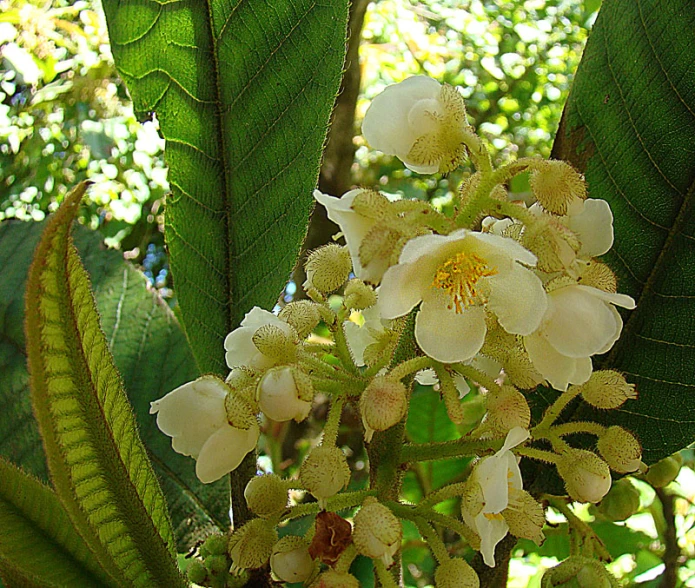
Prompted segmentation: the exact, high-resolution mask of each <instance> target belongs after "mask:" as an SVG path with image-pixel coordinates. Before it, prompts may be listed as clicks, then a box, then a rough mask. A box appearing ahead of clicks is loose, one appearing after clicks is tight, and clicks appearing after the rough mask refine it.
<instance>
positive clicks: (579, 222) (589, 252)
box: [565, 198, 613, 257]
mask: <svg viewBox="0 0 695 588" xmlns="http://www.w3.org/2000/svg"><path fill="white" fill-rule="evenodd" d="M565 219H566V221H565V222H566V224H567V226H568V227H569V229H570V230H572V231H573V232H574V233H576V234H577V236H578V237H579V242H580V243H581V248H580V249H579V252H578V255H579V256H580V257H598V256H599V255H603V254H604V253H607V252H608V250H609V249H610V248H611V247H612V246H613V213H612V212H611V207H610V205H609V204H608V202H606V201H605V200H598V199H596V198H588V199H587V200H585V201H584V207H583V208H582V211H581V212H580V213H579V214H572V215H568V216H567V217H565Z"/></svg>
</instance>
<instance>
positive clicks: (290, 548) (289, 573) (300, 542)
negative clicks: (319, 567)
mask: <svg viewBox="0 0 695 588" xmlns="http://www.w3.org/2000/svg"><path fill="white" fill-rule="evenodd" d="M315 567H316V566H315V564H314V560H313V559H311V556H310V555H309V543H308V541H307V540H306V539H304V538H303V537H298V536H296V535H286V536H285V537H283V538H282V539H280V541H278V542H277V543H276V544H275V545H274V546H273V554H272V555H271V556H270V569H271V570H272V571H273V573H274V574H275V575H276V576H277V577H278V578H280V580H282V581H283V582H306V581H307V580H308V579H309V578H310V577H311V575H312V574H313V573H314V569H315Z"/></svg>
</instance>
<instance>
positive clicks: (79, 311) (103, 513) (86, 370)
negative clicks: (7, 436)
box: [26, 184, 184, 587]
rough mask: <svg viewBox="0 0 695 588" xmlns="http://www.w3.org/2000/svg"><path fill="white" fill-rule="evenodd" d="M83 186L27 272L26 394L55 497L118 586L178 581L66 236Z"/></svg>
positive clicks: (155, 486) (154, 490)
mask: <svg viewBox="0 0 695 588" xmlns="http://www.w3.org/2000/svg"><path fill="white" fill-rule="evenodd" d="M85 189H86V185H85V184H81V185H80V186H78V188H76V189H75V190H73V192H71V193H70V194H69V195H68V196H67V197H66V198H65V200H64V202H63V204H62V205H61V207H60V208H59V210H58V211H57V212H56V213H55V214H54V215H53V217H52V218H51V219H50V220H49V222H48V224H47V226H46V228H45V230H44V233H43V236H42V238H41V242H40V243H39V246H38V247H37V249H36V252H35V255H34V261H33V262H32V265H31V268H30V270H29V279H28V281H27V292H26V338H27V355H28V360H29V374H30V382H31V396H32V405H33V407H34V412H35V414H36V418H37V420H38V423H39V428H40V431H41V436H42V439H43V441H44V447H45V449H46V459H47V463H48V468H49V471H50V474H51V480H52V481H53V485H54V487H55V490H56V494H57V496H58V498H59V499H60V501H61V502H62V504H63V506H64V508H65V510H66V511H67V512H68V514H69V515H70V518H71V520H72V522H73V525H74V526H75V528H76V529H77V531H78V532H79V533H80V535H81V536H82V537H83V539H84V540H85V542H86V543H87V544H88V545H89V547H90V549H92V550H93V552H94V557H95V559H96V560H97V561H98V563H99V564H100V565H101V566H102V567H103V568H104V569H105V570H106V571H107V572H108V573H109V574H110V575H111V576H112V577H113V578H115V579H116V580H118V582H119V583H122V582H123V583H127V584H132V585H134V586H152V585H166V586H172V587H174V586H182V585H184V583H183V579H182V578H181V576H180V574H179V571H178V568H177V565H176V561H175V559H174V553H175V552H174V538H173V532H172V530H171V524H170V521H169V519H168V513H167V510H166V504H165V500H164V497H163V495H162V492H161V490H160V487H159V483H158V482H157V479H156V476H155V474H154V471H153V469H152V466H151V464H150V462H149V460H148V458H147V454H146V450H145V448H144V446H143V445H142V442H141V441H140V438H139V436H138V432H137V426H136V422H135V418H134V416H133V413H132V412H131V409H130V406H129V404H128V400H127V397H126V395H125V392H124V390H123V385H122V382H121V379H120V375H119V374H118V372H117V370H116V367H115V366H114V364H113V360H112V357H111V354H110V352H109V349H108V344H107V341H106V338H105V337H104V334H103V332H102V331H101V329H100V325H99V316H98V314H97V309H96V303H95V301H94V298H93V295H92V292H91V289H90V283H89V278H88V276H87V273H86V271H85V269H84V267H83V266H82V264H81V262H80V260H79V256H78V255H77V251H76V249H75V247H74V245H73V244H72V240H71V238H70V229H71V225H72V221H73V220H74V218H75V215H76V213H77V209H78V207H79V203H80V201H81V199H82V196H83V194H84V191H85Z"/></svg>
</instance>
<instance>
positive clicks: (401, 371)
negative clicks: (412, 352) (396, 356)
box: [389, 356, 434, 380]
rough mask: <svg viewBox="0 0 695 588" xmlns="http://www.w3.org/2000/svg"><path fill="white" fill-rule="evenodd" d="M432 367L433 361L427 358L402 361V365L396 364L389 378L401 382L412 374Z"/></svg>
mask: <svg viewBox="0 0 695 588" xmlns="http://www.w3.org/2000/svg"><path fill="white" fill-rule="evenodd" d="M433 365H434V360H433V359H431V358H429V357H426V356H421V357H414V358H413V359H409V360H407V361H404V362H403V363H400V364H398V365H397V366H396V367H395V368H393V369H392V370H391V371H390V372H389V376H391V377H392V378H396V379H397V380H402V379H403V378H405V377H406V376H408V375H410V374H412V373H414V372H419V371H420V370H424V369H426V368H429V367H432V366H433Z"/></svg>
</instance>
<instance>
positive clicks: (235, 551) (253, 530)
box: [229, 519, 278, 575]
mask: <svg viewBox="0 0 695 588" xmlns="http://www.w3.org/2000/svg"><path fill="white" fill-rule="evenodd" d="M277 540H278V534H277V531H276V530H275V526H274V525H272V524H271V523H269V522H268V521H267V520H265V519H252V520H251V521H249V522H248V523H246V524H245V525H244V526H243V527H241V528H240V529H238V530H237V531H235V532H234V533H233V534H232V536H231V537H230V538H229V556H230V557H231V558H232V567H231V569H230V570H229V571H230V572H231V573H232V574H235V575H238V574H239V573H240V572H241V571H242V570H245V569H255V568H260V567H261V566H263V565H265V563H266V562H267V561H268V560H269V559H270V555H271V553H272V551H273V545H275V543H277Z"/></svg>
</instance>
